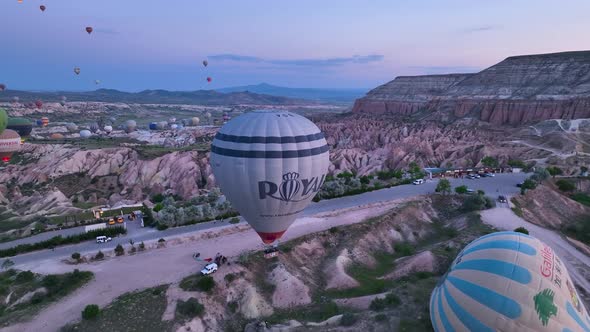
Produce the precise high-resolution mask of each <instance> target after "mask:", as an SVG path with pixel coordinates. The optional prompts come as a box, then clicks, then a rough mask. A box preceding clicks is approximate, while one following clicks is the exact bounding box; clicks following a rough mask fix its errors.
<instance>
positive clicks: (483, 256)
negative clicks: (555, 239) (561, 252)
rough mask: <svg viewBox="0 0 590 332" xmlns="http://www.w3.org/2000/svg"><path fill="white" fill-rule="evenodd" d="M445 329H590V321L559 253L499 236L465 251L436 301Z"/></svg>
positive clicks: (433, 310) (433, 309)
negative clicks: (558, 255)
mask: <svg viewBox="0 0 590 332" xmlns="http://www.w3.org/2000/svg"><path fill="white" fill-rule="evenodd" d="M430 319H431V322H432V326H433V327H434V330H435V331H437V332H442V331H447V332H448V331H540V332H542V331H590V318H589V317H588V313H587V311H586V308H585V307H584V304H583V303H582V301H581V299H580V296H579V295H578V293H577V291H576V288H575V286H574V284H573V282H572V279H571V278H570V276H569V274H568V271H567V269H566V267H565V265H564V264H563V262H562V261H561V259H560V258H559V257H557V255H556V254H555V252H554V251H553V249H552V248H551V247H549V246H548V245H546V244H545V243H543V242H541V241H539V240H537V239H536V238H534V237H531V236H528V235H526V234H522V233H516V232H497V233H492V234H488V235H485V236H482V237H480V238H479V239H476V240H475V241H473V242H471V243H470V244H469V245H467V246H466V247H465V249H463V250H462V251H461V252H460V253H459V255H458V256H457V258H455V260H454V261H453V263H452V265H451V267H450V268H449V271H448V272H447V273H446V274H445V275H444V276H443V277H442V278H441V280H440V281H439V283H438V285H437V286H436V287H435V288H434V290H433V292H432V295H431V297H430Z"/></svg>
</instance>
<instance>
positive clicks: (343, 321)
mask: <svg viewBox="0 0 590 332" xmlns="http://www.w3.org/2000/svg"><path fill="white" fill-rule="evenodd" d="M354 323H356V316H355V315H354V314H352V313H350V312H347V313H344V314H343V315H342V318H340V325H341V326H353V325H354Z"/></svg>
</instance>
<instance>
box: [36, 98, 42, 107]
mask: <svg viewBox="0 0 590 332" xmlns="http://www.w3.org/2000/svg"><path fill="white" fill-rule="evenodd" d="M35 106H36V107H37V108H41V107H42V106H43V102H42V101H40V100H36V101H35Z"/></svg>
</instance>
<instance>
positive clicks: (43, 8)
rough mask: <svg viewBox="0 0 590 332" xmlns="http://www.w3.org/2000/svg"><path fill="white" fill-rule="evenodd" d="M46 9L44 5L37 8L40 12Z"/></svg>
mask: <svg viewBox="0 0 590 332" xmlns="http://www.w3.org/2000/svg"><path fill="white" fill-rule="evenodd" d="M46 8H47V7H45V6H44V5H41V6H39V9H41V11H42V12H44V11H45V9H46Z"/></svg>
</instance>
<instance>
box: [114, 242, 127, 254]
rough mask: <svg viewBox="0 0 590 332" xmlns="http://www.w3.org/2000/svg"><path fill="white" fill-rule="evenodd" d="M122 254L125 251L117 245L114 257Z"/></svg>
mask: <svg viewBox="0 0 590 332" xmlns="http://www.w3.org/2000/svg"><path fill="white" fill-rule="evenodd" d="M124 254H125V249H123V246H122V245H121V244H117V246H116V247H115V255H117V256H121V255H124Z"/></svg>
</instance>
